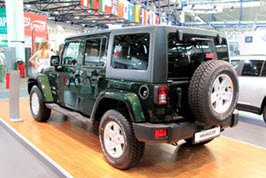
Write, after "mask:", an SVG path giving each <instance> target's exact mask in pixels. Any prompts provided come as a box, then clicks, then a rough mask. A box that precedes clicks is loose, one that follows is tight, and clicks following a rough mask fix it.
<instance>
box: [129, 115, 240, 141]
mask: <svg viewBox="0 0 266 178" xmlns="http://www.w3.org/2000/svg"><path fill="white" fill-rule="evenodd" d="M238 117H239V116H238V111H237V110H236V111H235V112H234V114H233V115H232V117H231V119H228V120H227V121H226V122H224V123H222V124H220V125H217V126H220V128H221V129H222V130H223V129H224V128H227V127H234V126H236V125H237V123H238ZM133 129H134V132H135V136H136V138H137V139H138V140H139V141H141V142H162V143H174V142H177V141H179V140H182V139H187V138H192V137H193V136H194V133H196V132H199V131H202V130H204V129H203V128H202V127H201V126H200V125H198V124H196V123H195V122H182V123H167V124H153V123H133ZM156 129H166V130H167V136H166V137H164V138H155V137H154V131H155V130H156Z"/></svg>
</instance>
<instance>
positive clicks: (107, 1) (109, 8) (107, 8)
mask: <svg viewBox="0 0 266 178" xmlns="http://www.w3.org/2000/svg"><path fill="white" fill-rule="evenodd" d="M104 12H105V13H107V14H112V0H105V6H104Z"/></svg>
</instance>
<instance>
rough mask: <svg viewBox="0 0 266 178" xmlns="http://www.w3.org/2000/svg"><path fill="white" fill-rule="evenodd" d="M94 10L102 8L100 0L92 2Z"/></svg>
mask: <svg viewBox="0 0 266 178" xmlns="http://www.w3.org/2000/svg"><path fill="white" fill-rule="evenodd" d="M92 8H93V9H99V8H100V0H92Z"/></svg>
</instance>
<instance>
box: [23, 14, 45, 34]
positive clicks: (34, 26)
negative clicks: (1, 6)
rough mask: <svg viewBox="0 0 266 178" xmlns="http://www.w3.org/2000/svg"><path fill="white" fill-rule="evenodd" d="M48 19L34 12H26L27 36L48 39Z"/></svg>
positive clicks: (25, 27) (25, 25) (25, 26)
mask: <svg viewBox="0 0 266 178" xmlns="http://www.w3.org/2000/svg"><path fill="white" fill-rule="evenodd" d="M47 22H48V21H47V17H46V16H44V15H39V14H34V13H32V12H24V29H25V35H27V36H33V32H34V34H35V36H37V37H40V38H45V39H47V37H48V28H47Z"/></svg>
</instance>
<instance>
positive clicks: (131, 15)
mask: <svg viewBox="0 0 266 178" xmlns="http://www.w3.org/2000/svg"><path fill="white" fill-rule="evenodd" d="M127 15H128V20H130V21H133V19H132V17H133V5H132V4H131V3H128V14H127Z"/></svg>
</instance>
